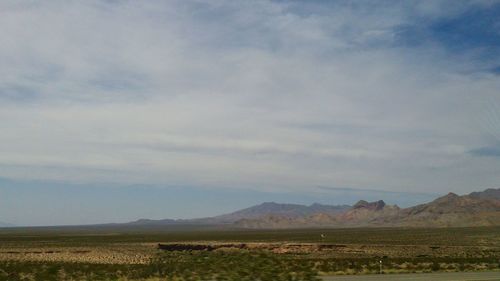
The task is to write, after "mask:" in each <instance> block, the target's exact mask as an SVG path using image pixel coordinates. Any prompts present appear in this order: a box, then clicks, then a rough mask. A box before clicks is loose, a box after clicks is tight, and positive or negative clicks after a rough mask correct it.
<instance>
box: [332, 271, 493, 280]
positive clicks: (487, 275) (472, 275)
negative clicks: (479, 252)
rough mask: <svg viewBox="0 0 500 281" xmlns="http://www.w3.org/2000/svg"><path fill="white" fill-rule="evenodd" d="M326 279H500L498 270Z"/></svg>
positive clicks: (334, 278)
mask: <svg viewBox="0 0 500 281" xmlns="http://www.w3.org/2000/svg"><path fill="white" fill-rule="evenodd" d="M323 280H325V281H386V280H387V281H399V280H401V281H492V280H495V281H500V271H497V272H439V273H415V274H373V275H350V276H328V277H323Z"/></svg>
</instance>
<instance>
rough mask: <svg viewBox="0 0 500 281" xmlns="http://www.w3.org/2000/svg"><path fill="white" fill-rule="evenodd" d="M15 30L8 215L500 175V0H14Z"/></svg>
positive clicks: (3, 62)
mask: <svg viewBox="0 0 500 281" xmlns="http://www.w3.org/2000/svg"><path fill="white" fill-rule="evenodd" d="M0 36H1V37H2V38H3V39H2V42H1V43H0V120H2V121H1V122H0V178H1V179H2V180H0V221H7V222H11V223H15V224H22V225H43V224H77V223H93V222H108V221H127V220H131V219H136V218H140V217H151V218H167V217H175V218H187V217H194V216H200V215H203V214H209V215H213V214H218V213H221V212H226V211H230V210H234V209H238V208H240V207H241V208H242V207H247V206H249V205H252V204H255V203H259V202H264V201H278V202H295V203H305V204H310V203H313V202H315V201H318V202H321V203H332V204H337V203H339V204H344V203H350V204H352V203H353V201H355V200H357V199H364V198H365V199H370V198H373V199H377V197H380V199H385V200H386V201H388V202H389V203H396V204H400V205H408V204H413V203H417V202H423V201H425V200H428V199H429V198H432V197H433V196H435V195H436V194H444V193H447V192H449V191H453V192H457V193H461V194H463V193H468V192H471V191H474V190H481V189H485V188H490V187H499V186H500V184H499V182H500V153H499V151H500V96H499V95H500V93H499V90H500V76H499V73H500V71H499V69H500V59H499V58H500V56H499V55H500V2H499V1H487V0H485V1H445V0H443V1H437V0H428V1H404V2H397V1H292V0H290V1H287V0H280V1H267V0H258V1H229V0H227V1H226V0H216V1H202V0H196V1H194V0H193V1H165V2H162V3H160V2H158V1H139V2H135V1H85V2H67V1H44V2H43V3H37V2H32V1H3V2H2V3H0ZM318 187H331V188H337V189H335V190H333V189H325V188H318ZM338 188H341V189H340V190H341V191H342V192H340V191H339V189H338ZM346 189H347V191H346ZM363 197H364V198H363ZM37 198H43V199H44V200H40V201H39V200H37ZM207 198H211V199H210V200H207ZM409 198H410V199H409ZM136 199H138V200H136ZM228 202H229V203H228ZM162 203H163V204H162ZM26 206H30V207H29V208H26ZM130 206H133V207H130ZM187 206H189V208H187Z"/></svg>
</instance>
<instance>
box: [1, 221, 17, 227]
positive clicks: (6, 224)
mask: <svg viewBox="0 0 500 281" xmlns="http://www.w3.org/2000/svg"><path fill="white" fill-rule="evenodd" d="M14 226H15V225H14V224H11V223H6V222H1V221H0V227H14Z"/></svg>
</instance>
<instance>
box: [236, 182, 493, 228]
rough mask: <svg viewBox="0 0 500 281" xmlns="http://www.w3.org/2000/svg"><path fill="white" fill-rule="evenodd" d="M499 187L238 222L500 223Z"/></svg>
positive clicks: (311, 224) (272, 224)
mask: <svg viewBox="0 0 500 281" xmlns="http://www.w3.org/2000/svg"><path fill="white" fill-rule="evenodd" d="M499 191H500V190H494V189H489V190H485V191H483V192H474V193H471V194H470V195H463V196H459V195H457V194H454V193H449V194H447V195H445V196H442V197H439V198H437V199H435V200H434V201H432V202H429V203H426V204H421V205H417V206H414V207H409V208H405V209H401V208H399V207H398V206H396V205H394V206H389V205H386V204H385V202H384V201H381V200H380V201H376V202H366V201H364V200H361V201H359V202H358V203H356V204H355V205H354V206H353V207H352V208H350V209H348V210H346V211H344V212H341V213H337V214H324V213H315V214H313V215H309V216H305V217H298V218H291V217H285V216H280V215H266V216H262V217H259V218H245V219H242V220H239V221H238V222H237V223H236V224H237V225H238V226H241V227H245V228H293V227H375V226H377V227H391V226H392V227H396V226H404V227H466V226H490V225H500V200H498V199H496V198H497V197H496V196H497V194H498V192H499Z"/></svg>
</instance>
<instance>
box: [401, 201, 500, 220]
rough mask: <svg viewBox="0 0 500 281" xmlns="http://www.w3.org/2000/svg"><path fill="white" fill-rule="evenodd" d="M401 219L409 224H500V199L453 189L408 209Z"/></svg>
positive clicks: (402, 212) (402, 213)
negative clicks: (428, 201)
mask: <svg viewBox="0 0 500 281" xmlns="http://www.w3.org/2000/svg"><path fill="white" fill-rule="evenodd" d="M398 220H399V221H397V223H398V224H400V225H405V226H434V227H451V226H456V227H459V226H486V225H500V200H497V199H483V198H481V196H471V195H463V196H458V195H456V194H454V193H449V194H448V195H445V196H443V197H440V198H438V199H436V200H434V201H432V202H430V203H427V204H422V205H418V206H415V207H411V208H407V209H404V210H402V211H401V212H400V214H399V216H398Z"/></svg>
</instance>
